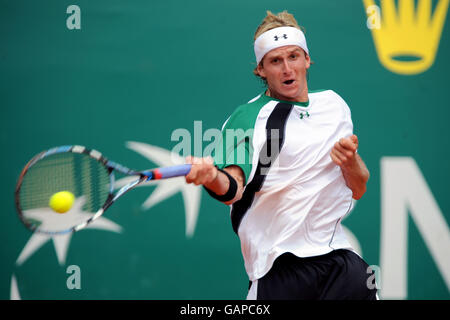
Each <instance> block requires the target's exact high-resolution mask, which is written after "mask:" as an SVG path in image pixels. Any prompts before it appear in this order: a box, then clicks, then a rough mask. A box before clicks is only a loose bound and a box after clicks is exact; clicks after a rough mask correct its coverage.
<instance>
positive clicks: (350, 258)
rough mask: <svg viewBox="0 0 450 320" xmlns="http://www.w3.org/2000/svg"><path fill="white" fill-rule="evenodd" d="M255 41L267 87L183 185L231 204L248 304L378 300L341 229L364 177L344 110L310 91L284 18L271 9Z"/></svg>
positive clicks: (290, 23) (232, 120) (290, 22)
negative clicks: (256, 301) (201, 189)
mask: <svg viewBox="0 0 450 320" xmlns="http://www.w3.org/2000/svg"><path fill="white" fill-rule="evenodd" d="M254 39H255V41H254V50H255V56H256V63H257V67H256V68H255V70H254V73H255V74H256V75H257V76H258V77H260V78H261V79H263V81H265V83H266V84H267V89H266V90H265V91H264V92H263V93H261V94H259V95H258V96H257V97H255V98H253V99H252V100H250V101H249V102H248V103H247V104H244V105H241V106H239V107H238V108H237V109H236V110H235V111H234V112H233V114H232V115H231V116H230V117H229V118H228V119H227V120H226V122H225V124H224V126H223V129H222V132H223V140H222V148H221V149H219V150H218V152H216V155H215V159H214V161H213V160H212V159H210V158H205V159H196V158H191V157H189V158H188V159H187V162H190V163H193V164H194V165H193V167H192V170H191V172H190V174H189V175H188V176H187V177H186V182H188V183H194V184H197V185H200V184H201V185H203V186H204V187H205V188H206V190H207V191H208V193H209V194H210V195H211V196H212V197H214V198H216V199H217V200H219V201H222V202H223V203H225V204H227V205H229V206H230V208H231V222H232V226H233V229H234V231H235V232H236V233H237V235H238V236H239V239H240V241H241V249H242V254H243V257H244V262H245V268H246V271H247V274H248V276H249V280H250V282H251V287H250V290H249V293H248V296H247V298H248V299H375V297H376V289H375V290H370V289H369V288H368V287H367V279H368V277H369V276H371V275H370V274H368V273H367V271H368V269H367V268H368V265H367V263H365V262H364V261H363V260H362V259H361V258H360V257H359V256H358V255H357V254H356V253H354V252H353V249H352V247H351V245H350V243H349V242H348V241H347V238H346V236H345V233H344V231H343V229H342V227H341V224H340V222H341V220H342V218H343V217H344V216H345V215H346V214H347V213H348V212H349V211H350V210H351V206H352V198H354V199H360V198H361V197H362V196H363V194H364V193H365V191H366V183H367V181H368V179H369V171H368V170H367V168H366V166H365V164H364V162H363V160H362V159H361V157H360V156H359V155H358V153H357V149H358V138H357V137H356V135H354V134H353V123H352V119H351V113H350V109H349V107H348V106H347V104H346V103H345V101H344V100H343V99H342V98H341V97H340V96H339V95H338V94H336V93H335V92H334V91H332V90H323V91H318V92H313V91H311V90H308V83H307V72H308V69H309V68H310V66H311V58H310V54H309V49H308V46H307V42H306V38H305V34H304V33H303V31H302V30H301V28H300V27H299V25H298V24H297V21H296V20H295V18H294V17H293V16H292V15H291V14H289V13H287V12H286V11H284V12H282V13H279V14H277V15H274V14H273V13H271V12H270V11H268V12H267V16H266V17H265V18H264V20H263V21H262V23H261V24H260V26H259V27H258V28H257V30H256V33H255V38H254Z"/></svg>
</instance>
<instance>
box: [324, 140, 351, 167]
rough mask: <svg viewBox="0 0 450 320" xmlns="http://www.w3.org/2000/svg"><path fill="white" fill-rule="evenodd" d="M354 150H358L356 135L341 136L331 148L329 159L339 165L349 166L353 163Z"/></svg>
mask: <svg viewBox="0 0 450 320" xmlns="http://www.w3.org/2000/svg"><path fill="white" fill-rule="evenodd" d="M356 150H358V137H357V136H356V135H351V136H349V137H347V138H341V139H340V140H339V141H338V142H336V143H335V144H334V146H333V149H331V154H330V156H331V159H332V160H333V162H334V163H336V164H337V165H338V166H340V167H344V168H345V167H350V166H352V165H354V164H355V161H356V157H355V154H356Z"/></svg>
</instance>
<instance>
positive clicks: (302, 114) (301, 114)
mask: <svg viewBox="0 0 450 320" xmlns="http://www.w3.org/2000/svg"><path fill="white" fill-rule="evenodd" d="M305 116H306V117H308V118H309V116H310V115H309V113H308V111H306V114H305V113H303V112H301V113H300V119H303V118H304V117H305Z"/></svg>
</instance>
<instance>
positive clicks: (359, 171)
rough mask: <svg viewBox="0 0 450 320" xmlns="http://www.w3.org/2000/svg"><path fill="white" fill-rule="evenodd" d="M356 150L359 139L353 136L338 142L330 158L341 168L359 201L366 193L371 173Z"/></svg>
mask: <svg viewBox="0 0 450 320" xmlns="http://www.w3.org/2000/svg"><path fill="white" fill-rule="evenodd" d="M356 150H358V137H357V136H356V135H351V136H350V137H346V138H341V139H340V140H339V141H338V142H336V143H335V144H334V146H333V148H332V149H331V153H330V156H331V159H332V160H333V162H334V163H336V164H337V165H338V166H340V167H341V170H342V174H343V176H344V179H345V182H346V184H347V186H348V187H349V188H350V189H351V190H352V192H353V199H355V200H359V199H361V197H362V196H363V195H364V193H365V192H366V189H367V181H368V180H369V177H370V173H369V170H368V169H367V167H366V165H365V163H364V161H363V160H362V159H361V157H360V156H359V155H358V153H357V152H356Z"/></svg>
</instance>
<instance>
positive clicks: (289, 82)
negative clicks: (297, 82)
mask: <svg viewBox="0 0 450 320" xmlns="http://www.w3.org/2000/svg"><path fill="white" fill-rule="evenodd" d="M283 83H284V84H287V85H289V84H292V83H294V80H286V81H283Z"/></svg>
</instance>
